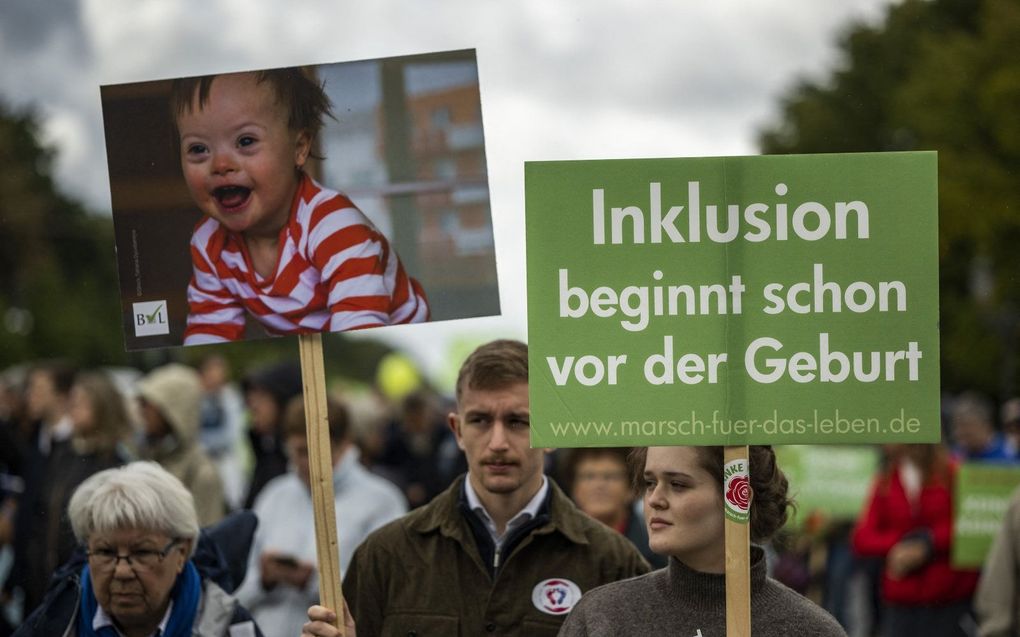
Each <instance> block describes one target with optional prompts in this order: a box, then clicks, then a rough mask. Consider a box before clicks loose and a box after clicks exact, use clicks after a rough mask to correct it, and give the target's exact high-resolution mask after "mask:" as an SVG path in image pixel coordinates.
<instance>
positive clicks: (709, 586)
mask: <svg viewBox="0 0 1020 637" xmlns="http://www.w3.org/2000/svg"><path fill="white" fill-rule="evenodd" d="M725 579H726V576H725V575H713V574H710V573H699V572H697V571H693V570H691V569H689V568H687V567H686V566H684V565H683V564H682V563H680V562H679V561H678V560H677V559H676V558H670V559H669V566H667V567H666V568H664V569H660V570H658V571H654V572H651V573H648V574H647V575H641V576H639V577H633V578H631V579H626V580H622V581H619V582H614V583H612V584H606V585H605V586H599V587H598V588H595V589H592V590H590V591H588V592H587V593H585V594H584V596H583V597H581V601H579V602H578V603H577V606H575V607H574V609H573V610H572V611H571V612H570V616H569V617H567V621H566V622H564V624H563V627H562V628H561V629H560V633H559V634H560V637H609V636H611V635H619V636H621V637H624V636H626V637H643V636H645V635H648V636H653V635H654V636H655V637H660V636H661V635H670V636H671V637H725V635H726V583H725ZM751 633H752V635H753V636H754V637H790V636H792V635H810V636H811V637H815V636H817V637H846V632H845V631H844V630H843V629H842V628H841V627H840V625H839V624H838V623H837V622H836V620H835V619H833V618H832V616H831V615H829V614H828V613H826V612H825V611H824V610H822V609H821V608H819V607H818V606H816V605H815V604H814V603H812V602H810V601H808V600H807V599H805V598H804V597H802V596H801V595H800V594H798V593H796V592H794V591H793V590H791V589H789V588H787V587H786V586H784V585H783V584H780V583H779V582H777V581H776V580H774V579H772V578H769V577H767V576H766V574H765V556H764V552H763V551H762V550H761V549H760V548H758V547H752V549H751Z"/></svg>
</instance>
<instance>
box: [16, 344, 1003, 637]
mask: <svg viewBox="0 0 1020 637" xmlns="http://www.w3.org/2000/svg"><path fill="white" fill-rule="evenodd" d="M238 376H239V378H240V380H239V382H234V381H233V380H232V370H231V369H230V366H229V364H228V363H227V362H226V361H225V360H224V359H223V358H222V357H219V356H216V355H211V356H209V357H207V358H206V359H204V360H203V361H202V362H201V363H200V364H198V365H197V366H194V367H192V366H188V365H184V364H180V363H172V364H168V365H164V366H162V367H158V368H156V369H153V370H150V371H148V372H147V373H145V374H142V373H140V372H139V373H126V372H125V371H124V370H118V371H117V373H111V372H109V371H104V370H76V369H74V367H73V366H71V365H69V364H68V363H67V362H63V361H40V362H37V363H35V364H31V365H25V366H19V367H17V368H12V369H9V370H6V371H5V372H3V373H2V374H0V583H2V594H0V595H2V597H0V602H2V605H0V606H2V609H3V612H0V637H5V636H6V635H11V634H17V635H18V636H19V637H21V636H23V635H76V634H77V635H92V634H95V635H123V636H124V637H133V636H134V635H140V636H141V637H148V636H149V635H153V634H156V635H161V636H168V635H178V634H180V635H191V634H200V635H215V636H217V637H219V636H220V635H228V634H229V635H235V634H252V635H255V634H265V635H269V636H274V635H296V634H298V633H300V632H301V631H302V626H304V630H305V634H306V635H316V636H319V635H327V636H331V635H335V634H337V633H336V629H335V628H334V627H333V626H332V625H331V623H330V620H331V618H333V617H335V616H336V612H338V611H339V612H341V615H342V619H343V620H344V621H345V622H349V623H351V625H352V626H354V630H356V631H357V634H360V635H362V636H363V637H364V636H365V635H391V634H392V635H396V634H400V635H407V634H440V635H457V634H462V635H476V634H478V635H480V634H505V635H529V636H531V635H538V636H541V635H555V634H561V635H570V636H574V635H624V634H625V635H644V634H648V635H651V634H692V635H693V634H698V631H700V634H703V635H705V636H706V637H708V636H709V635H722V634H724V632H725V628H724V626H725V616H726V615H725V613H726V609H725V586H724V576H723V573H724V571H725V548H724V544H723V533H722V527H723V501H722V491H723V490H722V483H723V468H722V450H721V448H712V447H668V448H650V449H643V448H642V449H633V450H628V449H619V448H590V449H578V450H547V449H532V448H531V447H530V440H529V403H528V366H527V347H526V345H524V344H522V343H518V342H515V341H494V342H492V343H489V344H487V345H484V346H482V347H480V348H479V349H477V350H476V351H475V352H474V353H472V354H471V355H470V356H469V357H468V359H467V360H466V361H464V364H463V366H462V367H461V372H460V375H459V377H458V379H457V384H456V392H455V395H454V396H452V397H444V396H442V395H441V394H439V393H437V392H435V391H431V390H430V389H428V388H426V387H420V388H417V389H414V390H412V391H410V392H409V393H406V394H405V395H403V396H400V397H398V398H397V399H393V400H387V399H384V398H382V394H381V393H378V392H376V393H369V394H362V395H358V396H352V395H340V394H337V395H333V396H331V398H330V400H329V402H328V407H327V411H328V418H327V421H328V428H329V445H330V452H331V457H332V463H333V488H334V495H335V505H336V513H337V521H338V528H339V555H340V565H339V566H340V570H341V573H342V575H343V594H344V598H345V599H346V601H347V603H348V604H349V609H326V608H323V607H319V606H316V604H317V603H318V600H319V578H318V570H317V565H316V555H315V531H314V528H313V524H312V519H313V518H312V500H311V495H310V489H309V480H310V477H309V460H308V454H309V449H308V439H307V437H306V430H305V414H304V404H303V401H302V398H301V392H302V381H301V373H300V369H299V367H298V366H297V365H296V364H295V363H293V362H290V361H287V362H281V363H275V364H271V365H268V366H265V367H258V368H255V369H250V370H242V373H240V374H239V375H238ZM945 416H946V418H945V420H946V429H945V433H946V435H945V436H944V439H945V442H944V443H943V444H935V445H889V446H886V447H884V448H883V449H882V452H883V454H882V457H883V461H882V463H881V468H880V470H879V473H878V475H877V476H875V479H874V483H873V485H872V488H871V494H870V496H869V498H868V501H867V502H866V503H865V505H864V507H863V509H862V511H861V513H860V515H859V516H858V517H857V518H856V519H855V520H843V521H833V522H831V523H830V524H827V525H826V526H825V528H823V529H822V530H820V531H819V530H818V529H815V531H814V532H813V535H812V537H813V538H814V539H815V542H814V543H813V544H812V550H809V551H806V552H804V553H803V554H804V555H808V556H812V555H813V556H814V557H816V558H817V557H818V555H817V554H818V553H819V552H821V553H822V554H823V555H822V562H823V563H825V564H826V566H825V568H823V569H822V577H820V578H815V580H814V582H812V580H811V578H804V577H798V575H797V573H798V572H799V571H798V569H797V568H790V567H789V564H790V563H791V559H792V560H793V561H796V557H795V556H796V555H799V554H800V553H797V551H794V550H792V549H793V548H794V547H797V546H798V542H796V541H790V540H789V536H790V534H789V532H786V539H785V540H784V541H778V542H774V541H773V538H774V537H775V536H777V535H780V534H783V533H784V526H785V525H786V522H787V520H788V517H789V513H790V511H791V510H792V509H791V502H790V500H791V492H790V490H789V485H788V483H787V480H786V477H785V476H784V474H783V472H782V467H780V466H778V464H777V462H776V457H775V454H774V453H773V451H772V449H771V448H769V447H751V457H750V465H751V466H750V475H751V487H752V490H753V494H754V495H753V498H752V500H751V513H750V515H751V519H750V531H751V533H750V534H751V538H752V541H753V542H754V544H755V547H756V548H754V549H753V550H752V563H751V582H752V587H751V609H752V622H753V626H754V630H755V634H760V635H790V634H812V635H843V634H846V631H849V632H850V634H852V635H872V634H874V635H883V636H884V635H890V636H891V635H897V636H905V637H909V636H911V635H924V637H937V636H939V635H947V636H948V635H976V634H980V635H1012V634H1016V633H1017V631H1020V621H1018V612H1017V610H1016V609H1017V607H1018V601H1020V593H1018V591H1020V588H1018V586H1017V582H1016V572H1017V571H1018V570H1020V495H1018V496H1017V497H1016V498H1015V499H1014V503H1013V505H1012V507H1011V509H1010V511H1009V512H1008V513H1007V517H1006V520H1005V522H1004V525H1003V530H1002V531H1001V533H1000V537H999V538H998V539H997V540H996V542H995V545H994V546H993V549H992V554H991V555H992V557H990V560H989V564H988V566H987V567H986V568H985V569H983V573H982V572H981V571H978V570H964V569H958V568H954V567H953V566H952V564H951V563H950V559H949V551H950V545H951V542H952V529H953V516H954V508H953V497H954V494H953V484H954V479H955V475H956V471H957V469H958V467H959V465H960V464H961V463H962V462H965V461H967V462H991V463H1004V464H1012V463H1016V464H1017V465H1018V466H1020V454H1018V447H1020V445H1018V443H1020V399H1014V400H1011V401H1007V402H1005V403H1004V404H1003V405H1002V406H1001V410H1000V411H999V412H998V413H996V411H995V410H994V409H993V407H992V404H991V403H990V402H989V401H987V400H986V399H984V398H983V397H981V396H979V395H977V394H972V393H965V394H962V395H960V396H957V397H954V398H953V399H952V400H947V401H946V414H945ZM997 416H998V418H997ZM200 529H204V530H203V531H201V532H200ZM791 556H794V557H791ZM805 560H807V558H805ZM814 561H815V562H817V561H818V560H814ZM851 579H860V580H862V581H865V582H867V583H868V588H867V591H870V592H871V593H872V594H873V598H872V595H871V594H868V595H867V597H868V603H869V607H870V610H869V612H867V613H864V618H863V619H862V616H861V614H860V613H857V612H854V611H853V610H852V609H851V606H852V605H853V600H852V599H851V598H853V594H852V591H850V590H849V588H848V587H847V586H846V583H847V582H848V581H850V580H851ZM595 589H598V590H597V591H595ZM592 591H594V592H592ZM804 594H807V595H808V596H807V597H805V596H804ZM859 597H860V595H858V598H859ZM809 598H813V599H814V600H815V601H810V599H809ZM858 601H860V600H859V599H858ZM815 602H817V603H815ZM306 622H307V623H306ZM19 626H20V628H19ZM192 629H194V633H193V632H192ZM15 631H17V632H16V633H15ZM245 631H247V632H245ZM685 631H686V632H685Z"/></svg>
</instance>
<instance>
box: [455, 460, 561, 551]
mask: <svg viewBox="0 0 1020 637" xmlns="http://www.w3.org/2000/svg"><path fill="white" fill-rule="evenodd" d="M464 492H465V494H466V495H467V503H468V507H469V508H470V509H471V510H472V511H473V512H474V513H475V515H477V516H478V519H479V520H481V521H482V524H484V525H485V528H486V530H487V531H488V532H489V535H491V536H492V542H493V544H495V545H496V550H497V551H498V550H499V549H501V548H502V547H503V541H504V540H505V539H506V537H507V535H509V534H510V531H513V530H514V529H516V528H517V527H519V526H521V525H522V524H525V523H527V522H528V520H530V519H532V518H534V517H535V516H536V515H538V510H539V509H540V508H541V507H542V502H543V501H545V496H546V494H547V493H549V479H548V478H546V477H545V476H544V475H543V476H542V486H541V487H539V488H538V493H536V494H535V495H534V496H533V497H532V498H531V500H529V501H528V503H527V504H525V505H524V508H523V509H521V510H520V512H518V513H517V515H515V516H514V517H512V518H510V521H509V522H507V524H506V528H505V529H504V530H503V533H499V531H498V530H497V529H496V523H495V522H494V521H493V520H492V516H491V515H489V512H488V511H486V510H485V506H484V505H483V504H482V501H481V500H480V499H479V498H478V494H477V493H475V490H474V487H472V486H471V476H470V475H469V476H468V477H467V478H466V479H465V480H464Z"/></svg>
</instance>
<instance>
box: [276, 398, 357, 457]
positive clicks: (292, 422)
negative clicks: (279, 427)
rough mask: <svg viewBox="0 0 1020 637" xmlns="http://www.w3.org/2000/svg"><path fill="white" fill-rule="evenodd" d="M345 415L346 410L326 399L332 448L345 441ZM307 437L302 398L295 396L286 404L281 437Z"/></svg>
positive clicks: (346, 416)
mask: <svg viewBox="0 0 1020 637" xmlns="http://www.w3.org/2000/svg"><path fill="white" fill-rule="evenodd" d="M350 420H351V419H350V418H349V417H348V415H347V408H346V407H344V406H343V405H342V404H341V403H339V402H337V401H336V400H334V399H332V398H329V397H327V398H326V421H327V423H328V424H329V442H330V444H331V445H332V446H334V447H336V446H337V445H339V444H341V443H343V442H344V441H346V440H347V430H348V425H349V423H350ZM307 435H308V431H307V429H305V401H304V398H303V397H302V396H295V397H294V398H292V399H291V401H290V402H289V403H288V404H287V409H286V411H284V413H283V437H284V438H289V437H291V436H300V437H302V438H304V437H306V436H307Z"/></svg>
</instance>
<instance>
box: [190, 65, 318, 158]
mask: <svg viewBox="0 0 1020 637" xmlns="http://www.w3.org/2000/svg"><path fill="white" fill-rule="evenodd" d="M254 74H255V83H256V84H261V83H263V82H268V83H269V86H270V88H271V89H272V90H273V95H274V96H275V97H276V100H277V102H278V103H279V104H282V105H284V106H286V107H287V126H288V127H290V129H291V130H294V131H304V132H306V133H308V135H309V136H310V137H311V139H313V140H314V139H316V138H317V137H318V134H319V131H320V130H322V126H323V124H324V120H325V118H326V117H333V103H332V101H330V99H329V96H328V95H326V91H325V90H324V89H323V87H324V86H325V84H324V83H320V82H318V81H317V80H316V79H315V77H314V76H313V74H312V71H311V70H310V69H305V68H302V67H299V66H293V67H289V68H283V69H268V70H264V71H254ZM217 77H220V76H219V75H203V76H200V77H185V78H180V79H176V80H174V81H173V86H172V87H171V89H170V110H171V114H172V115H173V119H174V121H175V122H176V121H177V118H178V117H180V116H181V115H183V114H184V113H190V112H191V110H192V108H194V100H195V97H196V95H197V97H198V108H202V107H204V106H205V105H206V103H207V102H208V101H209V91H210V89H211V88H212V83H213V80H215V79H216V78H217Z"/></svg>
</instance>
